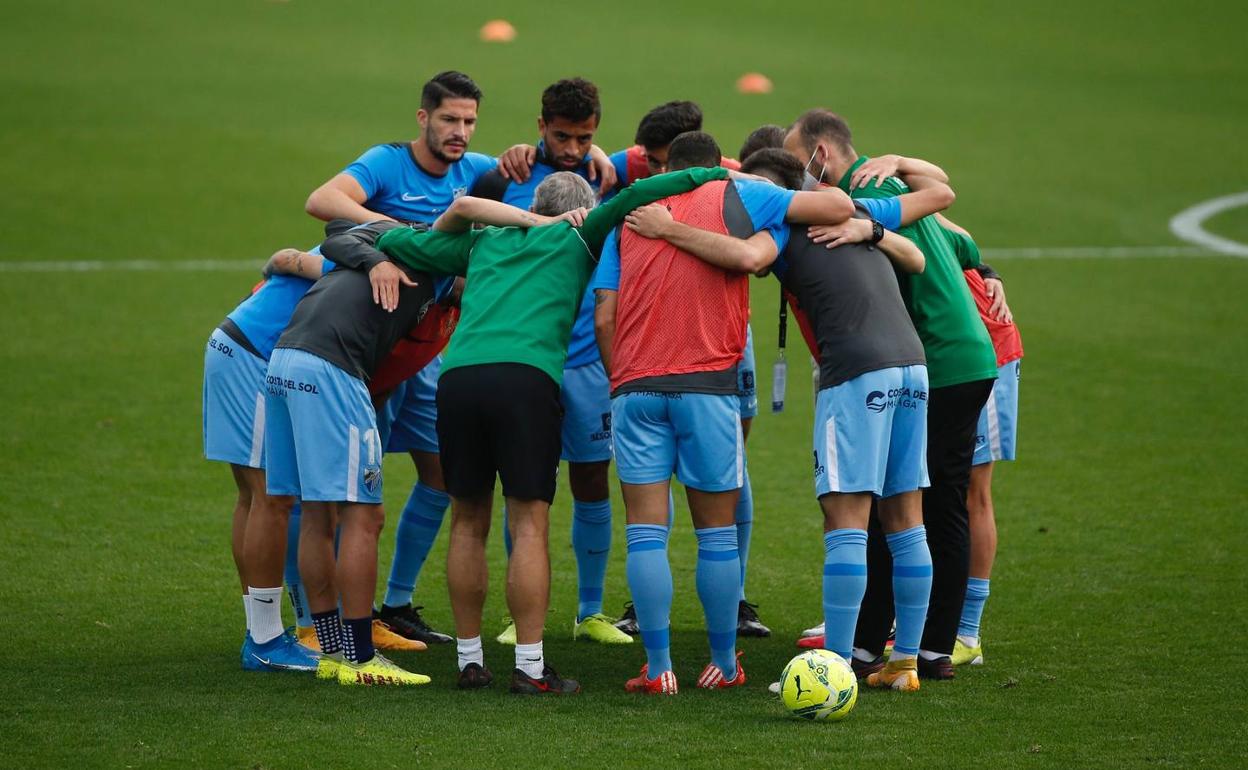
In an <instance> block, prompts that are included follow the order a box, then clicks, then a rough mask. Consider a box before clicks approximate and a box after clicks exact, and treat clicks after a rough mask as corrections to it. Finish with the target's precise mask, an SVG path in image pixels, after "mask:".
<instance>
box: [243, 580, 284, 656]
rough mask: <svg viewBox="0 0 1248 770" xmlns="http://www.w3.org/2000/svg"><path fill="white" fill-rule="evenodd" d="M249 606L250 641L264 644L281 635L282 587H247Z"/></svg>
mask: <svg viewBox="0 0 1248 770" xmlns="http://www.w3.org/2000/svg"><path fill="white" fill-rule="evenodd" d="M247 593H248V594H249V595H250V601H249V602H248V604H249V605H250V606H251V639H252V641H254V642H255V643H256V644H264V643H265V642H269V641H272V640H274V639H276V638H277V637H279V636H281V635H282V587H281V586H278V587H277V588H255V587H254V586H248V587H247Z"/></svg>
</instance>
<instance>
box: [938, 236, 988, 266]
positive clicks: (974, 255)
mask: <svg viewBox="0 0 1248 770" xmlns="http://www.w3.org/2000/svg"><path fill="white" fill-rule="evenodd" d="M940 231H941V232H942V233H944V234H945V238H946V240H948V241H949V245H950V246H952V247H953V253H954V255H955V256H956V257H957V258H958V264H959V265H961V266H962V269H963V270H969V269H971V268H973V267H979V265H980V261H981V259H980V255H979V246H976V245H975V241H973V240H971V239H970V238H969V237H967V236H965V235H963V234H962V233H959V232H957V231H956V230H949V229H947V228H944V227H942V228H940Z"/></svg>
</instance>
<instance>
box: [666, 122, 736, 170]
mask: <svg viewBox="0 0 1248 770" xmlns="http://www.w3.org/2000/svg"><path fill="white" fill-rule="evenodd" d="M722 157H723V153H722V152H720V150H719V143H718V142H716V141H715V137H713V136H711V135H710V134H708V133H705V132H702V131H686V132H685V133H683V134H680V135H679V136H677V137H676V138H675V139H673V140H672V145H671V147H670V148H668V151H667V170H668V171H680V170H681V169H682V168H714V167H715V166H718V165H719V161H720V159H721V158H722Z"/></svg>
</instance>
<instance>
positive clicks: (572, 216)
mask: <svg viewBox="0 0 1248 770" xmlns="http://www.w3.org/2000/svg"><path fill="white" fill-rule="evenodd" d="M588 215H589V209H587V208H585V207H584V206H582V207H581V208H578V209H572V210H571V211H565V212H564V213H562V214H560V215H559V216H557V217H555V218H554V219H552V220H551V221H552V222H567V223H568V224H570V225H572V226H573V227H580V226H581V225H583V224H585V217H586V216H588Z"/></svg>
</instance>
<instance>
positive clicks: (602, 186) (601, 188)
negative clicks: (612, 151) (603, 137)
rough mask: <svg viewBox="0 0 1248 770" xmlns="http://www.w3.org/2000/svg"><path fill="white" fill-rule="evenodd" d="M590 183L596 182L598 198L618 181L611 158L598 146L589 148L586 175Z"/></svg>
mask: <svg viewBox="0 0 1248 770" xmlns="http://www.w3.org/2000/svg"><path fill="white" fill-rule="evenodd" d="M586 176H588V177H589V181H590V182H591V183H592V182H594V181H598V182H599V184H598V197H599V198H601V197H602V196H604V195H606V194H607V193H608V192H610V191H611V188H612V187H615V185H616V182H618V181H620V180H619V178H618V177H617V176H616V173H615V164H614V163H612V162H611V157H610V156H609V155H607V154H606V153H605V152H603V150H602V148H601V147H599V146H598V145H596V144H595V145H593V146H592V147H590V148H589V169H588V171H587V173H586Z"/></svg>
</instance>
